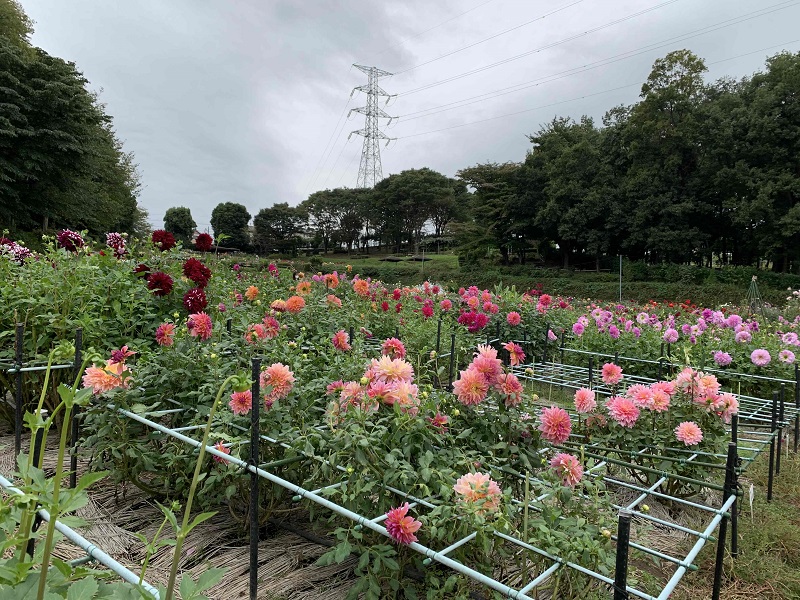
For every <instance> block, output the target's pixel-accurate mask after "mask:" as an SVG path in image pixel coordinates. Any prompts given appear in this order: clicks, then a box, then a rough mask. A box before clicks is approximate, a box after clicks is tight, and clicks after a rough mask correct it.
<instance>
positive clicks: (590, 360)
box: [589, 356, 594, 388]
mask: <svg viewBox="0 0 800 600" xmlns="http://www.w3.org/2000/svg"><path fill="white" fill-rule="evenodd" d="M592 362H593V361H592V357H591V356H590V357H589V387H590V388H591V387H592V378H593V377H594V372H593V369H592V368H593V366H594V365H593V364H592Z"/></svg>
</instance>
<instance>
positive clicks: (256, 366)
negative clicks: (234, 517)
mask: <svg viewBox="0 0 800 600" xmlns="http://www.w3.org/2000/svg"><path fill="white" fill-rule="evenodd" d="M252 367H253V371H252V377H253V386H252V388H251V393H252V395H253V410H252V411H251V412H250V464H251V465H253V467H258V460H259V452H258V445H259V444H258V442H259V437H260V435H259V408H260V406H261V383H260V379H259V378H260V377H261V359H260V358H254V359H253V362H252ZM257 597H258V473H255V472H253V471H250V600H256V598H257Z"/></svg>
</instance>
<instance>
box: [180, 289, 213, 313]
mask: <svg viewBox="0 0 800 600" xmlns="http://www.w3.org/2000/svg"><path fill="white" fill-rule="evenodd" d="M183 306H185V307H186V310H188V311H189V312H190V313H198V312H201V311H202V310H204V309H205V307H206V306H208V300H207V299H206V293H205V292H204V291H203V290H202V289H200V288H192V289H190V290H189V291H188V292H186V293H185V294H184V295H183Z"/></svg>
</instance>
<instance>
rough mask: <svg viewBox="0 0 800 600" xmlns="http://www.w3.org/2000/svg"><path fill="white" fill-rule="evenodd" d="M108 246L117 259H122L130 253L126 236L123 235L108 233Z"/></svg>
mask: <svg viewBox="0 0 800 600" xmlns="http://www.w3.org/2000/svg"><path fill="white" fill-rule="evenodd" d="M106 246H108V247H109V248H111V250H113V252H114V256H116V257H117V258H122V257H123V256H125V254H127V252H128V248H127V246H126V242H125V234H123V233H107V234H106Z"/></svg>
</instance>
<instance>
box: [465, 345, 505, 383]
mask: <svg viewBox="0 0 800 600" xmlns="http://www.w3.org/2000/svg"><path fill="white" fill-rule="evenodd" d="M469 368H470V369H475V370H476V371H478V372H479V373H480V374H481V375H483V376H484V378H485V379H486V382H487V383H488V384H489V385H494V384H495V383H497V379H498V378H499V377H500V375H502V374H503V363H502V362H501V361H500V359H499V358H497V350H495V349H494V348H492V347H491V346H489V345H486V344H482V345H479V346H478V354H477V356H476V357H475V358H474V359H473V360H472V364H470V366H469Z"/></svg>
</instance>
